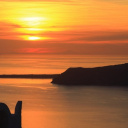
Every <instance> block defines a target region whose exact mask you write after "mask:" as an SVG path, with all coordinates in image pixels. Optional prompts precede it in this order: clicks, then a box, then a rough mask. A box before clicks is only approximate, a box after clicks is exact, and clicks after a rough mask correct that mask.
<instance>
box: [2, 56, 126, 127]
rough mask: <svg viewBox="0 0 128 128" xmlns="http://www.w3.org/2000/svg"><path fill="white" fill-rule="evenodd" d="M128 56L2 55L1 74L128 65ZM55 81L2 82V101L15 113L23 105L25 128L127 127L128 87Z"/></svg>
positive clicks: (24, 80) (17, 80)
mask: <svg viewBox="0 0 128 128" xmlns="http://www.w3.org/2000/svg"><path fill="white" fill-rule="evenodd" d="M126 62H128V57H127V56H111V57H109V56H59V55H58V56H49V57H48V56H25V55H24V56H23V55H22V56H21V55H20V56H16V55H11V56H10V55H1V57H0V74H31V73H34V74H41V73H42V74H44V73H53V74H54V73H61V72H62V71H64V70H66V69H67V68H68V67H80V66H82V67H96V66H103V65H110V64H118V63H126ZM50 82H51V79H42V80H40V79H0V102H4V103H6V104H7V105H8V106H9V108H10V110H11V112H12V113H13V112H14V107H15V104H16V102H17V101H18V100H22V101H23V109H22V128H127V127H128V109H127V108H128V88H126V87H107V86H78V87H76V86H72V87H68V86H59V85H55V84H51V83H50Z"/></svg>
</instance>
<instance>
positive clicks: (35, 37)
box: [28, 36, 40, 40]
mask: <svg viewBox="0 0 128 128" xmlns="http://www.w3.org/2000/svg"><path fill="white" fill-rule="evenodd" d="M39 39H40V37H37V36H30V37H28V40H39Z"/></svg>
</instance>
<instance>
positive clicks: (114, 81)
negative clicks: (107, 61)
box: [52, 63, 128, 86]
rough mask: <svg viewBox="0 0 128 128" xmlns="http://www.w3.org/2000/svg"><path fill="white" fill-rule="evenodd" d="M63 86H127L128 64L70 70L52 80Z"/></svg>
mask: <svg viewBox="0 0 128 128" xmlns="http://www.w3.org/2000/svg"><path fill="white" fill-rule="evenodd" d="M52 83H54V84H61V85H126V86H128V63H126V64H120V65H112V66H105V67H96V68H69V69H67V70H66V71H65V72H64V73H62V74H60V75H58V76H57V77H56V78H54V79H53V80H52Z"/></svg>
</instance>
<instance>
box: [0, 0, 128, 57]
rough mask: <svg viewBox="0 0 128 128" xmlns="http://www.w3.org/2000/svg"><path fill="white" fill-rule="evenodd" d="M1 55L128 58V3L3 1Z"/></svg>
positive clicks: (122, 0) (125, 0)
mask: <svg viewBox="0 0 128 128" xmlns="http://www.w3.org/2000/svg"><path fill="white" fill-rule="evenodd" d="M0 9H1V10H0V54H26V53H28V54H31V53H33V54H85V55H88V54H100V55H102V54H107V55H108V54H109V55H128V0H0Z"/></svg>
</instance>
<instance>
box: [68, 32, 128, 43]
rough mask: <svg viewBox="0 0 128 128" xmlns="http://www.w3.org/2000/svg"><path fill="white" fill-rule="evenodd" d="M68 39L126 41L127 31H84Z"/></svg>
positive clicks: (127, 38) (127, 39)
mask: <svg viewBox="0 0 128 128" xmlns="http://www.w3.org/2000/svg"><path fill="white" fill-rule="evenodd" d="M70 41H85V42H104V41H110V42H112V41H117V42H118V41H127V42H128V31H126V30H124V31H123V30H122V31H119V30H117V31H90V32H89V31H85V32H83V33H80V34H78V35H76V36H74V37H73V38H71V39H70Z"/></svg>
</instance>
